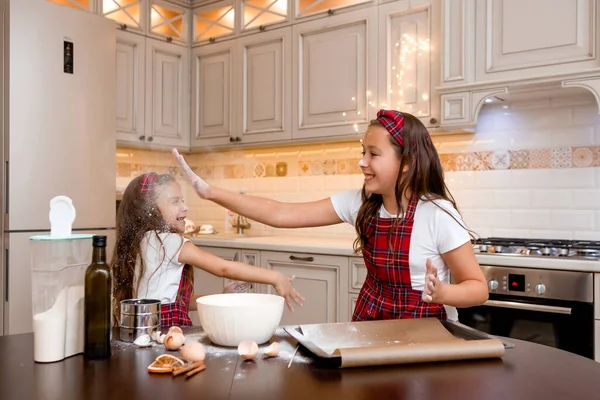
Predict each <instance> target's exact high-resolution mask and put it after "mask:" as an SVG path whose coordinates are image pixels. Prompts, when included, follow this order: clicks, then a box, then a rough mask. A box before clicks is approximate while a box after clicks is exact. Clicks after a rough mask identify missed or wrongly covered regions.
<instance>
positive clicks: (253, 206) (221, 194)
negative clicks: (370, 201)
mask: <svg viewBox="0 0 600 400" xmlns="http://www.w3.org/2000/svg"><path fill="white" fill-rule="evenodd" d="M173 156H174V157H175V159H176V160H177V163H178V164H179V168H181V170H182V171H183V172H184V174H185V176H186V178H187V180H188V182H190V184H191V185H192V186H193V187H194V189H195V190H196V193H197V194H198V196H200V197H201V198H203V199H206V200H210V201H213V202H215V203H217V204H219V205H221V206H223V207H226V208H227V209H229V210H232V211H233V212H236V213H238V214H241V215H244V216H245V217H247V218H249V219H252V220H254V221H258V222H260V223H263V224H267V225H270V226H273V227H276V228H306V227H315V226H325V225H334V224H339V223H341V222H342V220H341V219H340V218H339V217H338V215H337V213H336V212H335V210H334V208H333V205H332V204H331V200H330V199H329V198H325V199H322V200H318V201H312V202H306V203H283V202H280V201H275V200H271V199H267V198H264V197H257V196H251V195H248V194H240V193H236V192H233V191H230V190H225V189H221V188H218V187H215V186H210V185H209V184H207V183H206V182H205V181H204V180H203V179H202V178H200V177H199V176H198V175H196V174H195V173H194V172H193V171H192V170H191V168H190V167H189V166H188V164H187V163H186V162H185V159H184V158H183V156H182V155H180V154H179V152H178V151H177V149H173Z"/></svg>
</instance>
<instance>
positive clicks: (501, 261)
mask: <svg viewBox="0 0 600 400" xmlns="http://www.w3.org/2000/svg"><path fill="white" fill-rule="evenodd" d="M191 240H192V242H193V243H194V244H196V245H197V246H201V247H229V248H236V249H252V250H267V251H286V252H292V253H311V254H324V255H336V256H349V257H350V256H354V257H356V256H357V255H356V254H355V253H354V251H353V250H352V244H353V242H354V239H353V238H348V237H332V236H316V235H315V236H310V237H309V236H290V235H277V236H275V235H267V234H261V233H259V232H256V233H255V232H251V233H246V234H245V236H244V235H236V234H235V233H224V234H216V235H207V236H198V237H193V238H191ZM475 255H476V257H477V260H478V261H479V264H480V265H499V266H506V267H527V268H543V269H556V270H567V271H582V272H598V273H600V261H594V260H576V259H567V258H559V257H544V256H521V255H518V254H516V255H489V254H478V253H476V254H475Z"/></svg>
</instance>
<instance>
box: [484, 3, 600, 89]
mask: <svg viewBox="0 0 600 400" xmlns="http://www.w3.org/2000/svg"><path fill="white" fill-rule="evenodd" d="M549 3H551V5H550V4H549ZM599 13H600V10H599V7H598V5H597V2H596V1H595V0H553V1H551V2H548V1H547V0H486V1H477V2H476V21H477V27H476V34H475V37H476V80H477V81H490V80H506V81H507V80H513V79H524V78H532V77H534V78H535V77H539V76H548V75H560V74H562V73H570V72H578V71H582V70H585V69H586V68H598V67H600V60H599V59H598V57H599V55H598V50H599V48H600V47H599V43H600V41H599V40H598V21H599V19H600V18H599V15H600V14H599Z"/></svg>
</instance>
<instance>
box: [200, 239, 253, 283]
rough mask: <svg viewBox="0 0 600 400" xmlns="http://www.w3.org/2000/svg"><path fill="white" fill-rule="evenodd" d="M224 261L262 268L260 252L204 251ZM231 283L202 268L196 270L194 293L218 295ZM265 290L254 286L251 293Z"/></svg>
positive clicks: (217, 248)
mask: <svg viewBox="0 0 600 400" xmlns="http://www.w3.org/2000/svg"><path fill="white" fill-rule="evenodd" d="M203 250H205V251H207V252H209V253H211V254H214V255H215V256H217V257H221V258H222V259H224V260H229V261H239V262H243V263H246V264H248V265H256V266H260V251H256V250H240V249H229V248H221V247H210V248H205V249H203ZM229 282H231V280H230V279H227V278H222V277H218V276H215V275H213V274H210V273H208V272H206V271H203V270H201V269H200V268H194V293H195V294H203V295H209V294H217V293H222V292H223V288H224V287H225V286H226V285H227V284H228V283H229ZM262 290H263V288H262V286H261V285H253V287H252V289H251V290H250V292H252V293H260V292H261V291H262Z"/></svg>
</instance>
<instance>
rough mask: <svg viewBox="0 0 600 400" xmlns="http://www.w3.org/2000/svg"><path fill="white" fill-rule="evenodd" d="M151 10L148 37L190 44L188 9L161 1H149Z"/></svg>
mask: <svg viewBox="0 0 600 400" xmlns="http://www.w3.org/2000/svg"><path fill="white" fill-rule="evenodd" d="M149 8H150V9H149V21H150V22H149V25H148V36H152V37H155V38H157V39H166V41H167V42H169V43H171V42H176V43H187V42H188V40H189V37H188V36H189V35H188V32H189V25H188V24H189V21H188V20H189V13H190V10H189V9H188V8H186V7H180V6H176V5H174V4H170V3H167V2H164V1H159V0H149Z"/></svg>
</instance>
